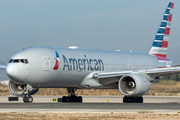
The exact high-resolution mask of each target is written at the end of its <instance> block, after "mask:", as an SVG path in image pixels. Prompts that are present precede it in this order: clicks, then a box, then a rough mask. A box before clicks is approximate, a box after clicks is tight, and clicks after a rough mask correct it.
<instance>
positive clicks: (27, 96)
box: [23, 95, 33, 103]
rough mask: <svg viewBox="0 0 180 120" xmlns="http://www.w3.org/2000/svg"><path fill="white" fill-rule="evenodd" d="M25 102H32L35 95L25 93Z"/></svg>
mask: <svg viewBox="0 0 180 120" xmlns="http://www.w3.org/2000/svg"><path fill="white" fill-rule="evenodd" d="M23 101H24V103H32V102H33V97H32V96H31V95H25V96H24V98H23Z"/></svg>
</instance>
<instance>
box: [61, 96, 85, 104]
mask: <svg viewBox="0 0 180 120" xmlns="http://www.w3.org/2000/svg"><path fill="white" fill-rule="evenodd" d="M62 102H81V103H82V97H81V96H63V97H62Z"/></svg>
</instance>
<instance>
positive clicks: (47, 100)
mask: <svg viewBox="0 0 180 120" xmlns="http://www.w3.org/2000/svg"><path fill="white" fill-rule="evenodd" d="M179 91H180V83H179V82H174V81H164V82H161V83H158V84H152V87H151V91H150V92H149V93H148V94H147V95H145V96H144V103H143V104H138V103H131V104H128V103H127V104H124V103H122V99H123V95H121V94H120V92H119V90H78V91H77V94H78V95H82V97H83V101H84V102H83V103H61V102H59V103H58V102H56V101H53V98H55V99H56V98H61V97H62V95H66V94H67V92H66V89H40V91H39V92H38V93H37V94H36V95H34V96H33V98H34V102H33V103H30V104H25V103H23V101H22V98H19V101H18V102H16V101H12V102H9V101H8V97H9V96H10V93H9V91H8V88H7V86H0V92H1V93H0V94H1V95H2V96H0V119H2V120H3V119H4V120H6V119H7V120H14V119H17V120H19V119H23V120H30V119H43V120H49V119H60V120H79V119H80V120H84V119H85V120H104V119H105V120H128V119H133V120H137V119H138V120H145V119H147V120H152V119H153V120H154V119H158V120H174V119H180V93H179Z"/></svg>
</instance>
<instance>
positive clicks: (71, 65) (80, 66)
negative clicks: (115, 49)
mask: <svg viewBox="0 0 180 120" xmlns="http://www.w3.org/2000/svg"><path fill="white" fill-rule="evenodd" d="M62 57H63V61H64V66H63V70H66V68H67V70H80V71H83V70H84V71H85V70H88V71H104V64H103V61H102V60H101V59H80V58H78V59H76V58H68V59H67V58H66V57H65V56H64V55H62Z"/></svg>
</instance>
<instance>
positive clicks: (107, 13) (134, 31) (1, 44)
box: [0, 0, 180, 63]
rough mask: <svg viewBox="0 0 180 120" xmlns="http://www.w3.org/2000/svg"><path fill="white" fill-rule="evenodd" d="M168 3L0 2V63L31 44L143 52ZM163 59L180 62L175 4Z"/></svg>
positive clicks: (178, 1)
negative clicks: (167, 45)
mask: <svg viewBox="0 0 180 120" xmlns="http://www.w3.org/2000/svg"><path fill="white" fill-rule="evenodd" d="M168 2H169V1H168V0H0V16H1V17H0V56H1V57H0V61H2V62H5V63H7V62H8V61H9V59H10V57H11V56H12V55H14V54H15V53H17V52H19V51H21V50H22V49H23V48H28V47H34V46H52V47H69V46H73V45H75V46H79V47H80V48H87V49H102V50H121V51H130V50H132V51H133V52H146V53H147V52H148V51H149V49H150V47H151V45H152V42H153V40H154V38H155V34H156V32H157V29H158V27H159V24H160V22H161V19H162V16H163V14H164V12H165V8H166V6H167V4H168ZM171 2H174V3H175V5H174V11H173V18H172V24H171V33H170V40H169V47H168V54H167V58H169V59H171V60H173V61H174V62H175V63H180V39H179V29H180V23H179V20H180V15H179V13H180V0H172V1H171Z"/></svg>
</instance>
